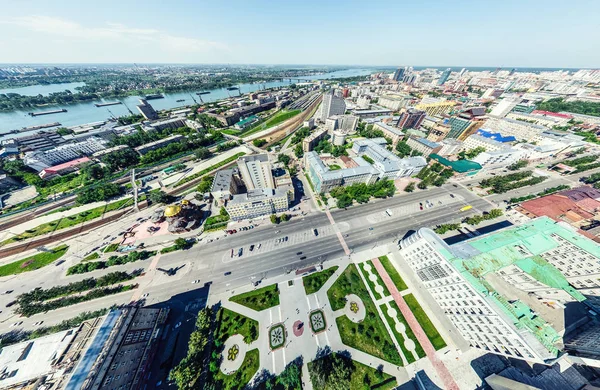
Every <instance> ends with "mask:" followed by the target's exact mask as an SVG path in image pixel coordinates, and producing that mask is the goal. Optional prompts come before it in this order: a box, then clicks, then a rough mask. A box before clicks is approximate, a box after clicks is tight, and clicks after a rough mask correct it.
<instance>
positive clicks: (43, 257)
mask: <svg viewBox="0 0 600 390" xmlns="http://www.w3.org/2000/svg"><path fill="white" fill-rule="evenodd" d="M68 249H69V247H68V246H67V245H61V246H58V247H56V248H54V249H51V250H49V251H48V252H42V253H38V254H37V255H33V256H30V257H27V258H25V259H23V260H18V261H15V262H12V263H8V264H6V265H3V266H1V267H0V276H7V275H16V274H20V273H22V272H27V271H33V270H36V269H39V268H42V267H45V266H47V265H48V264H50V263H52V262H53V261H55V260H58V259H59V258H60V257H61V256H62V255H64V254H65V253H66V252H67V250H68Z"/></svg>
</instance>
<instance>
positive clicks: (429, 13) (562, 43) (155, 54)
mask: <svg viewBox="0 0 600 390" xmlns="http://www.w3.org/2000/svg"><path fill="white" fill-rule="evenodd" d="M599 15H600V1H598V0H591V1H588V0H569V1H564V0H544V1H538V0H502V1H492V0H489V1H488V0H453V1H449V0H447V1H446V0H444V1H442V0H421V1H414V0H410V1H407V0H390V1H371V0H369V1H366V0H364V1H353V0H346V1H337V0H330V1H326V0H316V1H314V0H303V1H297V0H296V1H288V0H271V1H258V0H256V1H254V0H245V1H238V0H226V1H219V0H216V1H215V0H213V1H208V2H205V1H200V0H197V1H191V0H172V1H164V0H146V1H137V0H119V1H114V0H102V1H87V0H84V1H82V0H78V1H71V0H54V1H47V0H45V1H30V0H18V1H14V0H0V63H133V62H135V63H199V64H200V63H202V64H206V63H208V64H210V63H229V64H326V65H369V66H371V65H373V66H396V65H398V66H399V65H412V66H428V65H429V66H442V65H446V66H491V67H498V66H501V67H520V68H523V67H557V68H600V17H599Z"/></svg>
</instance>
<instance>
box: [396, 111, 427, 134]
mask: <svg viewBox="0 0 600 390" xmlns="http://www.w3.org/2000/svg"><path fill="white" fill-rule="evenodd" d="M425 116H426V114H425V111H419V110H415V109H414V108H409V109H407V110H405V111H404V112H402V114H400V119H399V120H398V127H399V128H400V129H418V128H419V127H420V126H421V123H423V120H424V119H425Z"/></svg>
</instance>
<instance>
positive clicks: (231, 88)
mask: <svg viewBox="0 0 600 390" xmlns="http://www.w3.org/2000/svg"><path fill="white" fill-rule="evenodd" d="M238 89H240V88H239V87H228V88H227V90H228V91H237V90H238Z"/></svg>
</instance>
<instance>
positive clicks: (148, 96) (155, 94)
mask: <svg viewBox="0 0 600 390" xmlns="http://www.w3.org/2000/svg"><path fill="white" fill-rule="evenodd" d="M163 98H164V96H163V94H162V93H153V94H151V95H146V97H145V98H144V99H146V100H152V99H163Z"/></svg>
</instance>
